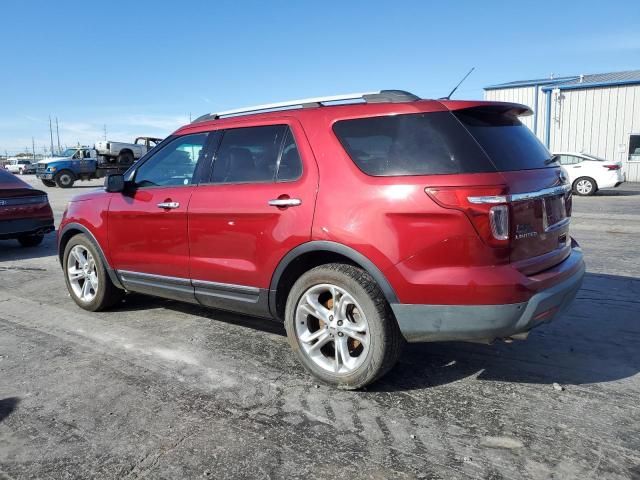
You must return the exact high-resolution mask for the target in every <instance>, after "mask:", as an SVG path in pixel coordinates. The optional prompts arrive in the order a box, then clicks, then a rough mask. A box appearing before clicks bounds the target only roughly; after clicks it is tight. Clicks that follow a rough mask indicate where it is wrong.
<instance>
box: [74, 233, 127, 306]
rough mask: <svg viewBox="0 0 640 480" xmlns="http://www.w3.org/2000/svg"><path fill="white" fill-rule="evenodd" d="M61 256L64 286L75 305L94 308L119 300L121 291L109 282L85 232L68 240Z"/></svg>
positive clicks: (94, 248) (121, 295)
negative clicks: (65, 285)
mask: <svg viewBox="0 0 640 480" xmlns="http://www.w3.org/2000/svg"><path fill="white" fill-rule="evenodd" d="M62 259H63V262H62V265H63V269H64V274H65V275H64V279H65V282H66V284H67V289H68V290H69V293H70V294H71V298H73V301H74V302H76V303H77V304H78V306H80V307H81V308H84V309H85V310H89V311H90V312H97V311H100V310H105V309H107V308H109V307H111V306H113V305H115V304H116V303H118V302H120V300H122V297H123V295H124V292H123V291H122V290H120V289H119V288H117V287H116V286H115V285H114V284H113V283H112V282H111V279H110V278H109V274H108V273H107V270H106V268H105V265H104V263H103V262H102V259H101V258H100V254H99V253H98V251H97V249H96V247H95V246H94V245H93V243H92V242H91V240H89V239H88V238H87V237H86V236H85V235H84V234H78V235H76V236H74V237H73V238H71V240H69V243H67V245H66V247H65V249H64V254H63V256H62Z"/></svg>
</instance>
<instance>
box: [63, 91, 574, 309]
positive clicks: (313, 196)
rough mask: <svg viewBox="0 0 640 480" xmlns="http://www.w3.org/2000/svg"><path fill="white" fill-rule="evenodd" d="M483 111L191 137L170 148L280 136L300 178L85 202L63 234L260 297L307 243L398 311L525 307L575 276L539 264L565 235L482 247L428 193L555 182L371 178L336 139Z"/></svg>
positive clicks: (348, 112) (494, 177)
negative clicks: (355, 271)
mask: <svg viewBox="0 0 640 480" xmlns="http://www.w3.org/2000/svg"><path fill="white" fill-rule="evenodd" d="M488 104H491V105H497V104H495V103H490V102H463V101H443V102H439V101H433V100H424V101H418V102H411V103H396V104H391V103H380V104H355V105H344V106H335V107H321V108H308V109H300V110H291V111H286V112H282V111H280V112H276V113H264V114H256V115H250V116H242V117H235V118H227V119H221V120H211V121H206V122H201V123H197V124H193V125H187V126H185V127H183V128H181V129H179V130H178V131H177V132H176V135H181V134H187V133H195V132H203V131H213V130H219V129H224V128H230V127H241V126H257V125H268V124H282V123H287V124H289V125H290V127H291V128H292V129H293V131H294V134H295V139H296V143H297V145H298V148H299V150H300V154H301V157H302V161H303V164H304V175H303V177H302V178H301V179H299V180H297V181H295V182H290V183H265V184H238V185H201V186H188V187H177V188H155V189H144V190H138V191H137V192H136V193H133V194H108V193H98V194H93V195H94V196H93V197H92V199H93V201H92V202H88V201H76V202H74V203H72V204H71V207H70V209H69V212H67V214H66V215H65V218H64V220H63V225H62V226H64V224H66V223H67V222H70V221H78V222H80V223H82V224H83V225H85V226H87V228H89V229H90V230H91V231H92V232H93V233H94V235H95V236H96V238H97V239H98V240H99V242H100V243H101V246H102V248H103V249H104V250H105V252H106V253H107V258H108V259H109V261H110V263H111V265H112V266H113V267H114V268H116V269H125V270H133V271H138V272H145V273H154V274H160V275H167V276H175V277H182V278H192V279H197V280H206V281H213V282H221V283H230V284H237V285H248V286H254V287H260V288H268V286H269V285H270V282H271V279H272V275H273V273H274V271H275V269H276V267H277V266H278V263H279V262H280V261H281V260H282V258H283V257H284V256H285V255H286V254H287V253H288V252H290V251H291V250H292V249H293V248H295V247H296V246H298V245H300V244H303V243H305V242H308V241H310V240H329V241H333V242H337V243H341V244H344V245H346V246H348V247H350V248H352V249H355V250H356V251H358V252H359V253H361V254H362V255H364V256H365V257H367V258H368V259H369V260H370V261H371V262H373V263H374V264H375V265H376V266H377V267H378V269H379V270H380V271H382V272H383V274H384V275H385V276H386V278H387V280H388V281H389V282H390V284H391V286H392V287H393V289H394V290H395V292H396V294H397V296H398V298H399V300H400V301H401V302H403V303H420V304H502V303H514V302H521V301H526V300H527V299H528V298H530V297H531V296H532V295H533V293H535V292H536V291H539V290H540V289H543V288H548V287H549V286H551V285H553V284H555V283H558V282H559V281H561V280H562V279H564V278H567V276H568V275H570V274H571V273H573V271H569V269H568V267H563V264H562V263H560V262H561V261H562V259H564V258H565V257H566V253H567V252H568V250H567V249H566V248H565V249H561V248H560V249H558V250H557V251H555V252H552V253H547V252H549V249H551V250H553V247H552V246H550V245H552V244H553V242H556V243H557V237H558V235H561V234H566V233H567V232H566V229H564V230H562V231H560V232H557V234H554V236H553V237H552V236H549V237H548V238H547V237H545V238H541V239H537V240H536V239H533V240H532V239H524V240H514V239H511V240H509V241H506V242H504V243H500V242H497V243H496V242H488V241H486V238H484V237H486V236H487V231H486V222H485V223H483V222H484V220H483V219H480V220H478V221H476V220H475V219H473V218H472V217H471V216H470V215H472V214H471V213H469V212H468V211H466V210H464V209H460V208H448V207H447V206H446V205H444V206H443V204H442V202H437V201H435V199H434V198H432V197H430V196H429V195H428V194H427V193H426V192H425V189H434V190H440V191H442V190H446V189H450V188H455V189H468V190H472V189H479V190H480V191H485V190H487V189H488V190H489V191H492V192H493V191H495V192H504V193H505V194H513V193H522V192H530V191H536V190H539V189H542V188H547V187H551V186H554V185H557V182H558V172H559V169H557V168H549V169H543V170H529V171H520V172H506V173H502V172H500V173H482V174H461V175H434V176H405V177H371V176H367V175H365V174H364V173H363V172H361V171H360V170H359V169H358V167H357V166H356V165H355V164H354V162H353V161H351V159H350V158H349V157H348V156H347V154H346V152H345V151H344V149H343V148H342V146H341V144H340V143H339V141H338V139H337V138H336V136H335V135H334V133H333V131H332V125H333V123H335V122H336V121H338V120H342V119H348V118H358V117H365V116H375V115H390V114H403V113H418V112H435V111H446V110H447V109H448V108H449V109H456V108H468V107H471V106H480V105H488ZM498 107H504V108H505V109H523V108H524V107H522V106H517V105H512V104H499V105H498ZM525 109H526V108H525ZM493 194H495V193H493ZM282 196H289V197H290V198H299V199H301V200H302V205H301V206H298V207H289V208H286V209H280V208H276V207H272V206H269V205H268V204H267V202H268V201H269V200H271V199H275V198H279V197H282ZM109 199H110V204H109ZM169 200H170V201H177V202H179V203H180V208H179V209H176V210H171V211H163V210H162V209H159V208H157V206H156V204H157V203H159V202H163V201H169ZM568 201H569V202H570V199H568ZM530 207H531V209H530V211H527V209H525V211H523V212H520V211H518V210H512V211H511V215H512V217H513V218H512V219H511V221H512V222H513V224H514V225H515V224H517V223H518V221H519V220H522V219H526V218H528V217H527V215H530V216H531V215H533V217H531V218H532V219H530V220H531V221H534V220H535V218H534V217H535V215H536V214H535V212H534V213H532V212H533V209H534V208H535V206H534V205H530ZM569 208H570V204H569ZM107 210H108V219H107V221H106V222H105V216H106V213H105V212H106V211H107ZM485 213H486V212H485ZM481 214H484V213H482V212H481ZM536 218H537V217H536ZM512 226H513V225H512ZM107 232H108V233H107ZM107 239H108V241H107ZM545 242H547V243H545ZM567 243H568V244H570V239H568V242H567ZM567 248H568V247H567ZM574 270H575V269H574ZM541 271H542V273H538V272H541Z"/></svg>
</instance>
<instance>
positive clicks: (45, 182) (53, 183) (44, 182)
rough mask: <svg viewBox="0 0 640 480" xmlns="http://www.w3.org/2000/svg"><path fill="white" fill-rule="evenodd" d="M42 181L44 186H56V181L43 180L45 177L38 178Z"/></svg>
mask: <svg viewBox="0 0 640 480" xmlns="http://www.w3.org/2000/svg"><path fill="white" fill-rule="evenodd" d="M40 180H41V181H42V184H43V185H44V186H45V187H55V186H56V182H54V181H53V180H45V179H43V178H42V179H40Z"/></svg>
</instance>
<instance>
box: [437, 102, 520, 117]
mask: <svg viewBox="0 0 640 480" xmlns="http://www.w3.org/2000/svg"><path fill="white" fill-rule="evenodd" d="M440 103H442V104H443V105H444V106H445V107H447V108H448V109H449V110H467V109H471V108H474V109H476V108H477V109H482V110H491V111H494V112H496V113H503V114H507V115H514V116H516V117H527V116H529V115H533V110H531V108H529V107H527V106H526V105H522V104H520V103H512V102H488V101H472V100H441V101H440Z"/></svg>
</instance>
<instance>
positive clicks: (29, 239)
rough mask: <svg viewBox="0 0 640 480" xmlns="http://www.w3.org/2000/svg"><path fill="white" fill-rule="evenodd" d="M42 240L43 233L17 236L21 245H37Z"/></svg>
mask: <svg viewBox="0 0 640 480" xmlns="http://www.w3.org/2000/svg"><path fill="white" fill-rule="evenodd" d="M42 240H44V235H41V234H35V235H23V236H21V237H18V242H20V245H22V246H23V247H37V246H38V245H40V244H41V243H42Z"/></svg>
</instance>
